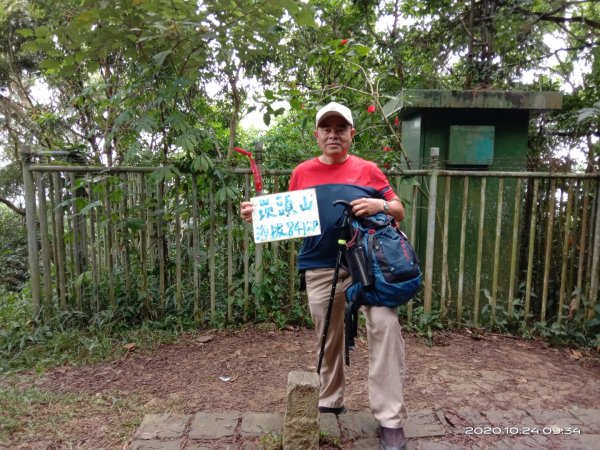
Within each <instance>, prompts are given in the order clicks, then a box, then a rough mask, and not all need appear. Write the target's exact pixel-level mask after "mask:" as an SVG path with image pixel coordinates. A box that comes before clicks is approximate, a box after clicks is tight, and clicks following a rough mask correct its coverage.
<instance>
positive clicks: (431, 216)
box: [423, 147, 440, 314]
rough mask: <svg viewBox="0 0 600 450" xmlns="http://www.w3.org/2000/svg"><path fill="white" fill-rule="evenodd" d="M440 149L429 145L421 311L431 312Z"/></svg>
mask: <svg viewBox="0 0 600 450" xmlns="http://www.w3.org/2000/svg"><path fill="white" fill-rule="evenodd" d="M439 155H440V149H439V148H438V147H431V150H430V156H431V169H432V170H431V177H430V181H429V204H428V206H427V245H426V248H425V292H424V298H423V312H424V313H426V314H428V313H430V312H431V294H432V289H433V286H432V282H433V253H434V247H435V212H436V207H435V204H436V200H437V179H438V157H439Z"/></svg>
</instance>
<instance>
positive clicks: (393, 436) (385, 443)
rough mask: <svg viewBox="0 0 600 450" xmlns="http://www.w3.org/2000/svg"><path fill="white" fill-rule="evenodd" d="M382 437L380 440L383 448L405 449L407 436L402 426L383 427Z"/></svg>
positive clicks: (389, 449)
mask: <svg viewBox="0 0 600 450" xmlns="http://www.w3.org/2000/svg"><path fill="white" fill-rule="evenodd" d="M380 435H381V439H380V440H379V448H380V449H381V450H405V449H406V437H405V436H404V429H402V428H386V427H381V430H380Z"/></svg>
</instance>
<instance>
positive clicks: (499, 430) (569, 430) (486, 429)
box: [465, 426, 581, 435]
mask: <svg viewBox="0 0 600 450" xmlns="http://www.w3.org/2000/svg"><path fill="white" fill-rule="evenodd" d="M465 434H472V435H491V434H503V435H516V434H545V435H548V434H565V435H569V434H581V429H580V428H579V427H555V426H551V427H535V426H533V427H509V426H503V427H491V426H481V427H465Z"/></svg>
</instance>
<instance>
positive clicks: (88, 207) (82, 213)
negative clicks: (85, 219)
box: [78, 200, 102, 216]
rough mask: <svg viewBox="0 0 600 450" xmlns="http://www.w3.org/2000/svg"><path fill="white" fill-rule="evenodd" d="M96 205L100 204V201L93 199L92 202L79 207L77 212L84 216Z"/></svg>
mask: <svg viewBox="0 0 600 450" xmlns="http://www.w3.org/2000/svg"><path fill="white" fill-rule="evenodd" d="M96 206H102V202H101V201H100V200H96V201H93V202H92V203H89V204H87V205H86V206H84V207H83V208H81V211H79V213H78V214H80V215H82V216H84V215H86V214H87V213H88V212H90V211H91V210H92V208H95V207H96Z"/></svg>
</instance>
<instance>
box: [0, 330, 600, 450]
mask: <svg viewBox="0 0 600 450" xmlns="http://www.w3.org/2000/svg"><path fill="white" fill-rule="evenodd" d="M314 340H315V336H314V331H313V330H309V329H296V328H291V327H290V328H287V329H285V330H283V331H259V330H256V329H253V328H247V329H243V330H237V331H210V332H207V333H205V334H202V335H190V336H186V337H184V338H183V339H182V340H181V341H180V342H178V343H176V344H171V345H164V346H162V347H160V348H158V349H156V350H153V351H149V350H142V351H138V350H136V349H133V350H132V351H131V352H129V353H128V354H127V355H125V356H124V357H122V358H119V359H117V360H114V361H111V362H105V363H101V364H96V365H93V366H82V367H73V366H63V367H58V368H55V369H52V370H50V371H49V372H47V373H46V374H45V375H43V376H41V377H40V376H34V375H24V376H22V377H20V378H19V379H18V380H17V381H16V383H17V385H18V387H21V388H26V387H32V386H33V387H36V388H37V389H38V390H41V391H45V392H50V393H53V394H55V395H58V396H59V397H60V396H65V397H69V398H72V397H76V398H79V399H80V400H79V404H77V402H75V403H76V404H75V405H74V404H73V403H69V404H68V405H64V408H67V407H68V408H69V414H67V415H65V414H63V415H62V416H61V414H60V411H56V409H57V408H59V409H60V406H59V405H57V404H56V403H53V402H49V403H48V404H46V405H44V404H42V405H40V407H39V408H36V412H35V414H36V415H37V414H39V417H43V416H46V417H47V415H48V414H55V415H58V416H61V417H63V416H64V417H63V418H62V419H61V420H56V421H54V422H53V423H52V426H48V427H43V426H42V427H37V428H36V430H35V432H32V431H31V430H30V431H29V432H28V431H27V430H23V431H19V432H17V433H15V434H14V435H13V438H12V442H9V443H8V444H9V448H22V449H24V448H36V449H39V448H67V447H68V448H90V449H92V448H121V447H122V446H123V444H124V442H125V441H126V439H127V436H131V434H132V433H133V431H134V430H135V428H136V427H137V425H139V423H140V421H141V419H142V417H143V415H144V414H147V413H164V412H174V413H184V414H193V413H195V412H198V411H231V410H237V411H242V412H245V411H257V412H280V413H284V409H285V392H286V383H287V374H288V372H289V371H291V370H305V371H312V370H315V366H316V352H315V344H314ZM405 341H406V350H407V352H406V353H407V366H408V374H407V379H406V385H405V397H406V402H407V406H408V408H409V410H413V411H418V410H432V409H444V410H450V411H453V410H458V409H464V408H468V409H479V410H482V411H489V410H496V409H499V410H508V409H513V408H523V409H525V408H545V409H561V408H567V407H575V406H576V407H580V408H599V407H600V362H599V360H598V356H597V355H589V354H585V353H582V352H581V351H576V350H571V349H564V348H563V349H556V348H549V347H547V346H546V345H545V344H544V343H541V342H536V341H525V340H521V339H515V338H511V337H504V336H497V335H474V334H467V333H465V334H458V333H449V332H445V333H442V334H439V335H437V336H436V339H435V342H436V344H435V345H434V346H428V345H427V344H426V343H425V341H424V340H423V339H421V338H419V337H418V336H416V335H414V334H411V333H405ZM350 359H351V365H350V366H349V367H347V369H346V370H347V386H346V406H347V407H348V409H350V410H351V411H363V410H368V408H369V405H368V394H367V365H368V352H367V342H366V340H365V339H364V338H360V339H359V340H358V341H357V348H356V349H355V350H354V351H353V352H352V353H351V358H350ZM2 382H3V381H2V380H0V383H2ZM3 383H7V381H6V380H5V381H4V382H3ZM10 383H11V384H15V380H14V379H11V381H10ZM0 447H1V445H0Z"/></svg>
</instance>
